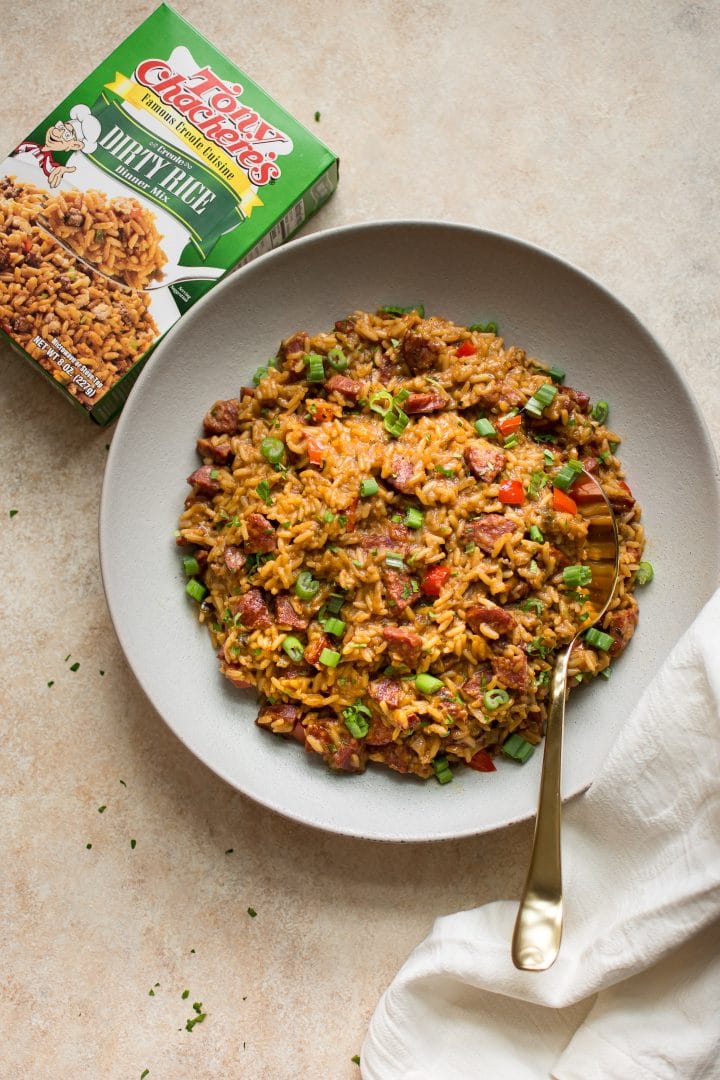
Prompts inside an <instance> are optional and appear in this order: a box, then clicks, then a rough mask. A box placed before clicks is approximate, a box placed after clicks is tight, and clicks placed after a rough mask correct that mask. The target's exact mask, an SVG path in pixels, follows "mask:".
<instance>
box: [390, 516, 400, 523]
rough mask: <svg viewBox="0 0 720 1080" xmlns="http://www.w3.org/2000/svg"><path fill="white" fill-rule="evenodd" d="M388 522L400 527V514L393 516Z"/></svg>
mask: <svg viewBox="0 0 720 1080" xmlns="http://www.w3.org/2000/svg"><path fill="white" fill-rule="evenodd" d="M390 520H391V521H392V522H393V524H394V525H400V523H401V522H402V514H393V516H392V517H391V518H390Z"/></svg>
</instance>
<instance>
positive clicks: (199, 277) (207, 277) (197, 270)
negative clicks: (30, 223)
mask: <svg viewBox="0 0 720 1080" xmlns="http://www.w3.org/2000/svg"><path fill="white" fill-rule="evenodd" d="M35 223H36V225H37V226H38V228H40V229H42V231H43V232H44V233H46V234H47V235H48V236H49V237H50V239H51V240H52V241H53V242H54V243H55V244H58V245H59V246H60V247H61V248H62V249H63V251H66V252H67V253H68V255H71V256H72V258H73V259H76V260H77V261H78V262H80V263H82V264H83V266H87V268H88V269H89V270H91V271H92V272H93V274H98V275H99V276H100V277H103V278H105V280H106V281H109V282H111V283H112V284H113V285H117V287H118V288H119V289H125V290H126V292H153V291H154V290H155V289H166V288H167V287H168V286H169V285H179V284H181V283H182V282H184V281H217V280H218V279H219V278H221V277H222V276H223V274H224V273H225V272H226V271H225V270H223V269H221V268H219V267H216V266H175V268H174V271H175V272H174V273H171V274H168V273H167V270H166V269H165V270H163V278H162V280H161V281H153V282H150V283H148V284H147V285H145V286H144V287H143V288H142V289H137V288H135V287H134V286H132V285H128V283H127V282H126V281H123V280H122V278H119V277H114V276H113V275H112V274H106V273H105V271H104V270H101V269H100V267H99V266H97V265H96V264H95V263H93V262H90V261H89V259H86V258H85V257H84V256H83V255H80V254H79V253H78V252H77V251H75V249H74V248H72V247H71V246H70V245H69V244H67V243H66V242H65V241H64V240H61V239H60V237H59V236H57V234H56V233H54V232H53V230H52V229H51V227H50V222H49V221H48V220H47V218H46V217H45V216H44V215H43V214H37V215H36V217H35Z"/></svg>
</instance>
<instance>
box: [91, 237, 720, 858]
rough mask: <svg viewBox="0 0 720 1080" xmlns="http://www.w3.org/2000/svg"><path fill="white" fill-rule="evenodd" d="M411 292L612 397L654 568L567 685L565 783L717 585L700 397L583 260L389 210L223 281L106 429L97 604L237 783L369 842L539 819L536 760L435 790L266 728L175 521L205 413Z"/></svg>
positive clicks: (174, 719)
mask: <svg viewBox="0 0 720 1080" xmlns="http://www.w3.org/2000/svg"><path fill="white" fill-rule="evenodd" d="M418 302H423V303H424V304H425V306H426V309H427V312H428V314H433V313H434V314H438V315H442V316H445V317H447V318H450V319H452V320H454V321H456V322H459V323H463V324H468V323H470V322H473V321H486V320H489V319H493V320H495V321H496V322H497V323H498V324H499V326H500V332H501V334H502V335H503V337H504V338H505V339H506V341H507V342H508V343H514V344H517V345H520V346H522V347H523V348H525V349H526V350H527V352H528V353H530V354H531V355H534V356H536V357H538V358H541V359H542V360H544V361H546V362H547V363H549V364H556V365H559V366H560V367H562V368H564V369H565V370H566V371H567V373H568V380H567V381H568V383H570V384H571V385H573V386H576V387H578V388H580V389H582V390H585V391H587V392H588V393H589V394H590V395H591V396H592V398H593V399H594V400H597V399H599V398H603V399H605V400H607V401H609V402H610V406H611V410H612V411H611V424H612V426H613V428H614V429H616V430H617V431H618V432H620V433H621V434H622V435H623V436H624V441H623V445H622V447H621V450H620V456H621V459H622V461H623V464H624V465H625V468H626V470H627V473H628V479H629V482H630V485H631V487H632V490H633V492H634V494H635V495H636V497H637V498H638V500H639V502H640V504H641V505H642V507H643V521H644V523H645V526H646V530H647V534H648V538H649V539H648V546H647V555H646V557H647V558H649V559H650V560H651V561H652V562H653V564H654V567H655V580H654V581H653V582H652V584H651V585H650V586H648V587H646V588H645V589H644V590H639V601H640V611H641V614H640V625H639V629H638V631H637V633H636V635H635V637H634V639H633V641H632V643H631V645H630V646H629V648H628V649H627V652H626V653H625V655H624V656H623V657H622V658H621V660H620V661H619V662H617V663H616V664H614V665H613V674H612V678H611V679H610V680H608V681H607V682H606V681H605V680H597V681H596V684H595V685H591V686H588V687H587V688H583V689H582V690H581V691H579V692H578V693H577V694H574V695H573V696H572V698H571V700H570V703H569V707H568V712H567V736H566V751H565V772H564V793H565V795H566V796H568V795H571V794H574V793H577V792H579V791H582V790H583V789H584V788H586V787H587V786H588V785H589V784H590V783H591V782H592V780H593V778H594V777H595V776H596V775H597V773H598V770H599V769H600V768H601V766H602V762H603V759H604V758H605V756H606V754H607V752H608V750H609V749H610V747H611V745H612V742H613V740H614V738H615V736H616V733H617V732H618V730H619V728H620V727H621V726H622V724H623V723H624V721H625V719H626V718H627V716H628V715H629V713H630V711H631V710H632V708H633V706H634V705H635V703H636V702H637V700H638V698H639V697H640V694H641V693H642V691H643V689H644V687H645V686H646V685H647V683H648V682H649V681H650V679H651V678H652V676H653V674H654V672H655V671H656V670H657V668H658V666H659V664H660V663H661V661H662V660H663V659H664V658H665V656H666V655H667V653H668V652H669V650H670V648H671V646H672V645H673V644H674V642H675V641H676V640H677V638H678V637H679V636H680V634H681V633H682V632H683V631H684V630H685V629H686V627H687V626H688V625H689V624H690V622H691V621H692V619H693V617H694V616H695V614H696V613H697V612H698V611H699V610H700V608H701V607H702V605H703V603H704V602H705V600H706V599H707V598H708V597H709V596H710V594H711V593H712V591H713V589H714V588H715V586H716V583H717V573H718V571H717V567H718V564H719V560H718V552H719V546H720V545H719V542H718V537H719V536H720V526H719V519H720V512H719V505H718V487H719V485H718V470H717V464H716V461H715V458H714V454H713V451H712V448H711V443H710V439H709V437H708V434H707V432H706V430H705V427H704V425H703V422H702V420H701V417H700V414H699V412H698V409H697V408H696V406H695V404H694V402H693V401H692V398H691V396H690V394H689V393H688V390H687V388H686V386H685V384H684V382H683V380H682V379H681V378H680V376H679V375H678V373H677V372H676V370H675V368H674V367H673V365H672V363H671V361H670V360H669V359H668V357H667V356H666V355H665V353H664V352H663V351H662V350H661V349H660V347H659V346H658V345H657V343H656V342H655V341H654V340H653V338H652V337H651V336H650V334H648V332H647V331H646V330H645V329H644V328H643V327H642V325H641V324H640V323H639V322H638V320H637V319H636V318H635V317H634V316H633V315H632V314H631V313H630V312H629V311H628V310H627V309H626V308H625V307H623V305H622V304H620V303H619V302H618V301H617V300H616V299H614V298H613V297H612V296H611V295H610V294H609V293H608V292H607V291H606V290H604V289H603V288H602V287H601V286H599V285H598V284H596V283H595V282H593V281H592V280H591V279H590V278H588V277H586V276H585V275H584V274H582V273H581V272H580V271H578V270H577V269H575V268H573V267H572V266H569V265H568V264H567V263H565V262H562V261H561V260H560V259H558V258H556V257H554V256H553V255H550V254H548V253H547V252H545V251H542V250H540V249H538V248H536V247H533V246H531V245H529V244H526V243H523V242H521V241H519V240H516V239H512V238H510V237H507V236H502V235H498V234H496V233H489V232H484V231H482V230H480V229H476V228H471V227H466V226H462V225H449V224H444V223H422V222H399V223H393V222H385V223H383V222H380V223H376V224H369V225H359V226H350V227H347V228H340V229H335V230H331V231H329V232H325V233H318V234H315V235H312V236H310V237H307V238H305V239H302V240H297V241H295V242H293V243H290V244H289V245H287V246H286V247H283V248H281V249H279V250H278V251H275V252H272V253H270V254H268V255H266V256H264V257H263V258H261V259H259V260H258V261H256V262H254V263H252V264H250V265H249V266H248V267H246V268H244V269H243V270H241V271H240V272H238V273H236V274H234V275H232V276H231V277H230V278H229V279H228V280H227V281H225V282H224V283H222V284H221V285H219V286H217V287H216V288H215V289H214V290H213V291H212V292H211V293H210V294H209V295H208V297H207V298H206V299H205V300H203V301H202V303H200V304H199V305H198V306H196V307H195V308H194V309H193V310H192V311H191V312H190V313H189V314H188V315H186V316H185V318H184V319H183V320H182V322H181V323H180V324H179V325H178V326H177V328H176V329H174V330H173V331H172V332H171V333H170V335H169V336H168V337H167V338H166V339H165V341H164V342H163V343H162V344H161V345H160V346H159V348H158V349H157V351H156V353H155V354H154V356H153V357H152V359H151V360H150V362H149V363H148V365H147V368H146V369H145V371H144V372H143V374H142V375H141V377H140V379H139V380H138V383H137V385H136V387H135V389H134V390H133V391H132V394H131V396H130V399H129V401H128V403H127V405H126V406H125V410H124V412H123V414H122V416H121V418H120V421H119V423H118V425H117V430H116V432H115V436H114V439H113V442H112V447H111V449H110V453H109V455H108V462H107V469H106V474H105V481H104V487H103V494H102V503H101V511H100V553H101V562H102V573H103V580H104V584H105V590H106V594H107V600H108V605H109V608H110V613H111V615H112V619H113V622H114V624H115V629H116V631H117V634H118V637H119V639H120V642H121V645H122V647H123V649H124V651H125V655H126V656H127V659H128V662H129V663H130V666H131V667H132V669H133V671H134V673H135V675H136V677H137V679H138V680H139V682H140V684H141V685H142V687H143V689H144V690H145V693H146V694H147V696H148V697H149V699H150V701H151V702H152V704H153V705H154V706H155V708H156V709H157V711H158V712H159V713H160V715H161V716H162V717H164V719H165V720H166V722H167V723H168V724H169V726H170V727H171V728H172V730H173V731H174V732H175V733H176V735H177V736H178V737H179V738H180V739H182V741H183V742H184V743H185V744H186V745H187V746H188V747H189V749H190V750H191V751H192V752H193V753H194V754H196V755H197V757H199V758H200V759H201V760H202V761H204V762H205V763H206V764H207V765H208V766H209V767H210V768H211V769H213V770H214V771H215V772H216V773H218V774H219V775H220V776H222V777H224V779H225V780H227V781H228V782H229V783H230V784H232V785H233V786H235V787H236V788H238V789H239V790H240V791H242V792H244V793H245V794H246V795H248V796H250V797H251V798H253V799H256V800H257V801H258V802H260V803H263V804H264V805H265V806H268V807H271V808H272V809H274V810H277V811H279V812H280V813H282V814H285V815H287V816H288V817H291V818H294V819H296V820H298V821H302V822H305V823H307V824H309V825H314V826H317V827H319V828H322V829H327V830H330V831H332V832H338V833H344V834H347V835H353V836H362V837H368V838H372V839H377V840H403V841H411V840H412V841H421V840H437V839H444V838H450V837H458V836H466V835H469V834H473V833H479V832H483V831H487V830H490V829H495V828H498V827H499V826H502V825H506V824H508V823H510V822H512V821H517V820H520V819H523V818H527V817H529V816H531V815H532V814H533V813H534V810H535V805H536V798H537V785H538V777H539V771H540V762H541V754H540V753H536V754H535V755H534V756H533V758H532V759H531V760H530V762H529V763H528V764H527V765H525V766H518V765H516V764H514V763H512V762H508V761H504V760H501V761H499V762H498V771H497V772H495V773H475V772H473V771H471V770H469V769H467V770H458V771H457V772H456V779H455V780H454V781H453V783H452V784H448V785H445V786H440V785H439V784H437V783H435V782H434V781H432V780H431V781H429V782H422V781H418V780H416V779H414V778H411V777H403V776H399V775H397V774H395V773H392V772H390V771H388V770H383V769H380V768H376V767H374V766H373V767H371V768H369V769H368V771H367V772H366V773H365V774H363V775H360V776H349V775H345V774H342V775H336V774H333V773H332V772H330V771H329V770H328V769H326V767H325V765H324V764H323V762H322V761H320V759H319V758H316V757H315V755H311V754H306V753H303V752H302V749H301V747H299V745H298V744H297V743H296V742H294V741H288V742H285V741H283V740H282V739H279V738H277V737H273V736H271V735H269V734H268V733H267V732H264V731H261V730H260V729H259V728H258V727H257V726H256V725H255V723H254V719H255V715H256V711H257V710H256V706H255V700H254V696H253V695H252V694H251V693H248V692H239V691H237V690H235V689H233V688H232V687H231V686H230V684H229V683H228V682H227V681H226V680H225V679H223V678H222V677H221V676H220V675H219V673H218V670H217V662H216V659H215V655H214V652H213V649H212V647H211V643H210V640H209V635H208V634H207V632H206V630H205V629H204V628H203V627H201V626H200V625H199V624H198V622H197V620H196V617H195V611H194V607H193V605H192V603H191V602H189V601H188V599H187V597H186V596H185V590H184V578H183V573H182V569H181V565H180V558H179V553H178V549H177V548H176V545H175V543H174V538H173V530H174V529H175V528H176V522H177V517H178V514H179V512H180V510H181V509H182V505H183V500H184V498H185V496H186V494H187V490H188V489H187V485H186V483H185V477H186V476H188V475H189V473H190V472H192V470H193V469H195V468H196V466H197V457H196V453H195V439H196V437H197V436H198V435H199V434H200V432H201V421H202V417H203V415H204V413H205V412H206V410H207V408H208V407H209V405H210V404H212V402H213V401H215V400H216V399H218V398H228V397H232V396H235V395H237V392H238V388H239V387H240V385H241V384H248V383H249V381H250V379H251V377H252V373H253V371H254V370H255V368H256V367H258V365H259V364H260V363H262V362H263V361H264V360H266V359H267V357H268V356H270V355H272V354H274V353H275V351H276V349H277V347H278V344H279V342H280V339H281V338H282V337H285V336H287V335H288V334H290V333H291V332H292V331H294V330H296V329H305V330H308V331H310V332H318V331H320V330H323V329H326V328H329V327H332V325H333V323H334V322H335V320H336V319H338V318H342V317H343V316H345V315H346V314H348V313H349V312H351V311H353V310H355V309H358V308H361V309H368V310H374V309H376V308H377V307H379V306H381V305H382V304H383V303H394V304H401V305H408V304H413V303H418ZM648 737H649V738H652V733H648Z"/></svg>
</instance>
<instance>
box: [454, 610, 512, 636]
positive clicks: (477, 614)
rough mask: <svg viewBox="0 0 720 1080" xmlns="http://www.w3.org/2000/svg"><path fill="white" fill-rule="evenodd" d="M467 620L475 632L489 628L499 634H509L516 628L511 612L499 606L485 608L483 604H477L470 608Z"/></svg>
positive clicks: (466, 615) (466, 616)
mask: <svg viewBox="0 0 720 1080" xmlns="http://www.w3.org/2000/svg"><path fill="white" fill-rule="evenodd" d="M465 619H466V621H467V622H468V623H469V624H470V626H471V627H472V629H473V630H479V629H480V627H481V626H489V627H490V628H491V629H492V630H496V631H497V633H498V634H509V633H510V632H511V631H512V629H513V627H514V626H515V619H514V618H513V616H512V615H511V614H510V612H509V611H506V610H505V608H501V607H497V606H493V607H483V605H482V604H476V605H474V606H473V607H471V608H468V610H467V612H466V614H465Z"/></svg>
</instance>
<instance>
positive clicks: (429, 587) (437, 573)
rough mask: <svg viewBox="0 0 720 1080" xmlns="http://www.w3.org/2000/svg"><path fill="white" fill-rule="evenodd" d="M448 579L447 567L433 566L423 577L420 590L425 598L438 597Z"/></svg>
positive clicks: (448, 568)
mask: <svg viewBox="0 0 720 1080" xmlns="http://www.w3.org/2000/svg"><path fill="white" fill-rule="evenodd" d="M449 577H450V567H449V566H433V567H432V568H431V569H430V570H428V572H427V574H425V576H424V577H423V579H422V582H421V583H420V590H421V592H423V593H424V594H425V596H439V595H440V590H441V589H442V587H443V585H444V584H445V582H446V581H447V579H448V578H449Z"/></svg>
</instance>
